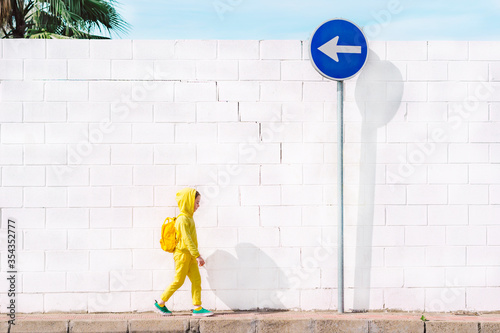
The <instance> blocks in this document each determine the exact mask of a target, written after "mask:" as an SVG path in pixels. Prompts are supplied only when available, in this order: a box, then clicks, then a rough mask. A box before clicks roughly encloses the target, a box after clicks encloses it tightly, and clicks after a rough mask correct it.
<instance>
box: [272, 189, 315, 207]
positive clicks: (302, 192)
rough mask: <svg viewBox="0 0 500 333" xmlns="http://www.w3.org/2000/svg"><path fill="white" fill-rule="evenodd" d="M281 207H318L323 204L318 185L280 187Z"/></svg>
mask: <svg viewBox="0 0 500 333" xmlns="http://www.w3.org/2000/svg"><path fill="white" fill-rule="evenodd" d="M281 189H282V191H281V192H282V195H281V204H282V205H285V206H286V205H319V204H323V203H324V201H325V200H324V198H323V193H322V192H323V191H322V186H320V185H283V186H281Z"/></svg>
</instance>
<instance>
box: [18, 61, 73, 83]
mask: <svg viewBox="0 0 500 333" xmlns="http://www.w3.org/2000/svg"><path fill="white" fill-rule="evenodd" d="M67 77H68V66H67V63H66V60H52V59H43V60H42V59H27V60H25V61H24V79H25V80H61V79H66V78H67Z"/></svg>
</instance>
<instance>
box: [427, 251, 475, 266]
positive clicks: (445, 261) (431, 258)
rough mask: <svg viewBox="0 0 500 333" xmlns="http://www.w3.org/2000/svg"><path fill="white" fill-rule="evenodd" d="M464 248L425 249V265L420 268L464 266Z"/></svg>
mask: <svg viewBox="0 0 500 333" xmlns="http://www.w3.org/2000/svg"><path fill="white" fill-rule="evenodd" d="M465 265H466V247H465V246H433V247H426V248H425V264H423V265H421V266H440V267H443V266H444V267H449V266H465Z"/></svg>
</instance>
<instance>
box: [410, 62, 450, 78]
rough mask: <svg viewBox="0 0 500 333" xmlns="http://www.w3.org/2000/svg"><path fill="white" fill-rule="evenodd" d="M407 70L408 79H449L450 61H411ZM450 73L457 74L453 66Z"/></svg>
mask: <svg viewBox="0 0 500 333" xmlns="http://www.w3.org/2000/svg"><path fill="white" fill-rule="evenodd" d="M407 71H408V72H407V73H408V81H446V80H447V79H448V63H447V62H445V61H429V62H420V61H419V62H409V63H408V67H407ZM450 74H452V75H454V74H455V72H454V71H453V69H451V68H450ZM452 80H455V79H452Z"/></svg>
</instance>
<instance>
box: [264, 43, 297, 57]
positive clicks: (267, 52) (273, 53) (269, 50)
mask: <svg viewBox="0 0 500 333" xmlns="http://www.w3.org/2000/svg"><path fill="white" fill-rule="evenodd" d="M260 58H261V59H283V60H284V59H301V58H302V43H301V41H298V40H262V41H260Z"/></svg>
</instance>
